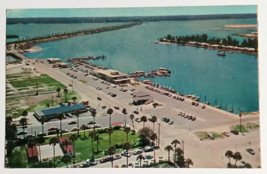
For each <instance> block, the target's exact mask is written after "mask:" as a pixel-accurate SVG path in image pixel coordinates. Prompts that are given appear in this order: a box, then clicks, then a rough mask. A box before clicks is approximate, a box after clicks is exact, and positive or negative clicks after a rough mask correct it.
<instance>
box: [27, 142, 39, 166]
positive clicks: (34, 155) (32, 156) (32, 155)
mask: <svg viewBox="0 0 267 174" xmlns="http://www.w3.org/2000/svg"><path fill="white" fill-rule="evenodd" d="M27 157H28V162H29V163H30V162H38V161H39V159H38V150H37V147H36V146H33V147H32V148H30V147H28V145H27Z"/></svg>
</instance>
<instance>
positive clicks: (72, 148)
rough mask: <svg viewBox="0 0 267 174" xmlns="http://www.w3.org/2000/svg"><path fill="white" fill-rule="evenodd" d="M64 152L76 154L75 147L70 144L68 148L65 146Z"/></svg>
mask: <svg viewBox="0 0 267 174" xmlns="http://www.w3.org/2000/svg"><path fill="white" fill-rule="evenodd" d="M64 150H65V151H66V152H74V147H73V145H71V144H69V145H68V146H67V147H66V146H64Z"/></svg>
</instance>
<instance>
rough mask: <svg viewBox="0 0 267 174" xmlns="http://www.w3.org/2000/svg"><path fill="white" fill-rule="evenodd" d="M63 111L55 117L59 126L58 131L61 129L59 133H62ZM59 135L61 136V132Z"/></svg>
mask: <svg viewBox="0 0 267 174" xmlns="http://www.w3.org/2000/svg"><path fill="white" fill-rule="evenodd" d="M63 116H64V115H63V113H60V114H58V115H57V118H58V119H59V126H60V131H61V133H62V119H63ZM61 136H62V134H61Z"/></svg>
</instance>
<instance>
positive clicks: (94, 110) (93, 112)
mask: <svg viewBox="0 0 267 174" xmlns="http://www.w3.org/2000/svg"><path fill="white" fill-rule="evenodd" d="M96 113H97V112H96V109H93V110H92V112H91V115H92V117H93V119H94V122H95V117H96ZM95 123H96V122H95ZM94 131H95V126H94Z"/></svg>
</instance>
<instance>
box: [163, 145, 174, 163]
mask: <svg viewBox="0 0 267 174" xmlns="http://www.w3.org/2000/svg"><path fill="white" fill-rule="evenodd" d="M164 150H165V151H168V161H170V151H171V150H173V148H172V146H171V145H168V146H166V147H165V149H164Z"/></svg>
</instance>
